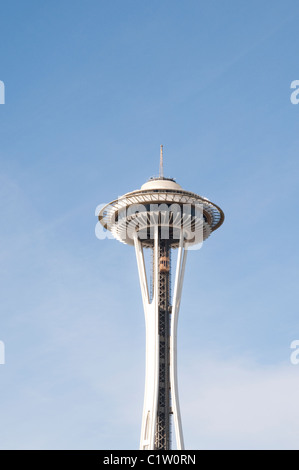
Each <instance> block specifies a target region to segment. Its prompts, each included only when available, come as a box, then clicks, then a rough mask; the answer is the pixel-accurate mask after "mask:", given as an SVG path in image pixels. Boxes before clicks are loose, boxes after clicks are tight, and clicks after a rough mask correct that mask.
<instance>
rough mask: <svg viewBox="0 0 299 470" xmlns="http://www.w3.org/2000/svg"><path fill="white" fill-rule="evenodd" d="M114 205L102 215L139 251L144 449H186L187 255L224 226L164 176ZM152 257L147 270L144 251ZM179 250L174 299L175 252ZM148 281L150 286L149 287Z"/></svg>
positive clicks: (210, 206) (206, 204) (204, 202)
mask: <svg viewBox="0 0 299 470" xmlns="http://www.w3.org/2000/svg"><path fill="white" fill-rule="evenodd" d="M162 151H163V149H162V146H161V155H160V172H159V177H155V178H151V179H150V180H149V181H148V182H147V183H145V184H144V185H143V186H142V187H141V189H139V190H136V191H132V192H129V193H127V194H125V195H124V196H122V197H120V198H118V199H117V200H115V201H112V202H110V203H109V204H107V205H106V206H105V207H104V208H102V209H101V211H100V213H99V220H100V222H101V224H102V225H103V226H104V227H105V228H106V229H107V230H110V231H111V233H112V234H113V236H114V237H115V238H116V239H117V240H119V241H121V242H123V243H126V244H128V245H132V246H134V247H135V252H136V258H137V265H138V273H139V279H140V287H141V294H142V300H143V308H144V315H145V326H146V372H145V394H144V405H143V416H142V426H141V437H140V449H142V450H152V449H164V450H167V449H171V431H172V421H173V425H174V430H175V437H176V447H177V449H179V450H182V449H184V438H183V431H182V422H181V413H180V406H179V395H178V379H177V325H178V315H179V309H180V302H181V295H182V287H183V279H184V271H185V265H186V258H187V252H188V249H195V248H196V247H198V246H200V245H201V243H202V242H203V241H204V240H206V239H207V238H208V237H209V235H210V234H211V233H212V232H213V231H215V230H216V229H217V228H218V227H220V225H221V224H222V223H223V221H224V214H223V212H222V210H221V209H220V208H219V207H218V206H217V205H216V204H214V203H212V202H211V201H209V200H208V199H206V198H204V197H202V196H199V195H197V194H195V193H192V192H189V191H185V190H184V189H182V187H181V186H180V185H179V184H178V183H176V182H175V180H173V179H171V178H165V177H164V175H163V153H162ZM145 249H150V250H151V252H152V263H151V267H150V269H149V270H147V269H146V263H145V257H144V250H145ZM175 249H177V250H178V251H177V260H176V268H175V273H174V287H173V292H172V295H171V252H172V250H175ZM149 279H150V280H151V281H150V282H149Z"/></svg>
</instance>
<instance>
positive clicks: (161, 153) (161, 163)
mask: <svg viewBox="0 0 299 470" xmlns="http://www.w3.org/2000/svg"><path fill="white" fill-rule="evenodd" d="M159 178H164V174H163V145H160V170H159Z"/></svg>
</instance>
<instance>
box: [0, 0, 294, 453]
mask: <svg viewBox="0 0 299 470" xmlns="http://www.w3.org/2000/svg"><path fill="white" fill-rule="evenodd" d="M0 9H1V11H0V38H1V41H0V80H2V81H3V82H4V83H5V105H0V123H1V125H0V205H1V231H0V243H1V245H0V258H1V274H0V275H1V283H0V340H1V341H3V343H4V344H5V355H6V357H5V364H4V365H1V364H0V423H1V424H0V449H118V448H121V449H134V448H138V445H139V432H140V427H141V413H142V402H143V387H144V359H145V358H144V353H145V344H144V340H145V331H144V317H143V310H142V301H141V294H140V291H139V284H138V275H137V266H136V261H135V258H134V250H133V249H132V248H131V247H128V246H124V245H122V244H120V243H118V242H116V241H113V240H103V241H100V240H98V239H97V238H96V236H95V224H96V217H95V215H94V213H95V208H96V207H97V205H98V204H101V203H105V202H109V201H110V200H112V199H115V198H116V197H117V196H118V195H121V194H124V193H126V192H128V191H131V190H134V189H138V188H139V187H140V186H141V185H142V184H143V183H144V182H145V181H146V180H147V179H148V178H149V177H150V176H152V175H155V174H157V173H158V165H159V146H160V144H163V145H164V157H165V175H166V176H170V177H174V178H176V180H177V181H178V183H179V184H181V186H182V187H183V188H185V189H187V190H190V191H193V192H196V193H198V194H201V195H203V196H206V197H208V198H209V199H211V200H212V201H213V202H215V203H216V204H219V205H220V207H221V208H222V209H223V210H224V212H225V216H226V219H225V222H224V225H223V226H222V227H221V228H220V229H219V230H218V231H217V232H215V233H214V234H212V236H211V237H210V238H209V239H208V240H207V242H206V243H205V244H204V246H203V248H202V249H201V250H199V251H193V252H191V253H190V256H189V259H188V264H187V269H186V275H185V284H184V288H183V297H182V303H181V312H180V319H179V338H178V341H179V364H178V366H179V389H180V402H181V412H182V421H183V429H184V435H185V442H186V447H187V448H193V449H215V448H225V449H231V448H273V449H275V448H292V449H298V420H299V407H298V399H297V397H298V389H299V366H297V367H296V366H295V365H292V364H291V363H290V354H291V350H290V343H291V341H293V340H295V339H299V321H298V318H299V316H298V286H297V284H298V274H299V272H298V271H299V269H298V248H297V246H298V243H297V240H298V235H299V233H298V232H299V224H298V220H297V205H296V200H297V198H298V196H299V194H298V170H299V164H298V146H299V105H293V104H292V103H291V101H290V95H291V91H292V90H291V89H290V84H291V82H292V81H293V80H298V79H299V69H298V56H299V54H298V52H299V51H298V49H299V46H298V19H299V6H298V2H296V1H284V2H282V1H273V0H272V1H270V0H268V1H267V0H265V1H263V2H260V1H255V0H254V1H252V2H245V1H243V0H238V1H236V0H227V1H225V2H224V1H220V0H214V1H212V2H211V1H193V0H188V1H186V2H182V1H178V0H171V1H170V0H162V1H161V0H159V1H156V0H151V1H150V2H147V1H144V0H141V1H137V0H113V1H112V2H107V1H101V0H97V1H94V0H87V1H84V2H83V1H82V0H80V1H78V0H72V1H70V0H62V1H59V2H58V1H53V2H40V1H37V0H36V1H34V0H28V1H26V2H23V1H16V0H11V1H9V2H8V1H6V0H2V1H1V4H0Z"/></svg>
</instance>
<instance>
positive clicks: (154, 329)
mask: <svg viewBox="0 0 299 470" xmlns="http://www.w3.org/2000/svg"><path fill="white" fill-rule="evenodd" d="M134 243H135V250H136V258H137V265H138V271H139V279H140V286H141V293H142V298H143V307H144V314H145V326H146V372H145V393H144V405H143V418H142V429H141V439H140V449H142V450H153V449H157V450H158V449H161V450H168V449H171V419H170V416H171V415H172V414H173V421H174V427H175V435H176V443H177V449H179V450H181V449H184V441H183V433H182V425H181V417H180V409H179V400H178V385H177V320H178V312H179V306H180V299H181V292H182V286H183V277H184V268H185V263H186V255H187V251H186V250H185V249H184V239H183V235H182V237H181V240H180V246H179V250H178V259H177V267H176V275H175V286H174V292H173V300H172V303H173V305H172V307H171V295H170V279H171V270H170V254H171V248H170V244H169V241H168V240H163V239H161V236H160V233H159V227H158V225H157V226H156V227H155V235H154V245H153V263H152V270H153V281H152V290H153V294H152V298H151V299H150V298H149V290H148V284H147V276H146V268H145V261H144V256H143V249H144V247H143V245H142V241H141V240H140V239H139V238H138V236H137V234H136V236H135V238H134ZM170 312H171V313H170Z"/></svg>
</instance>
